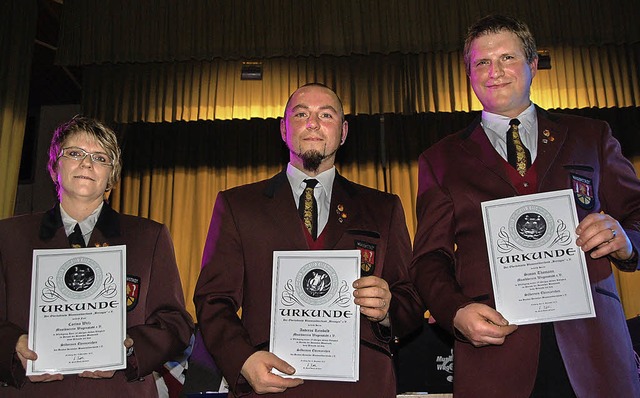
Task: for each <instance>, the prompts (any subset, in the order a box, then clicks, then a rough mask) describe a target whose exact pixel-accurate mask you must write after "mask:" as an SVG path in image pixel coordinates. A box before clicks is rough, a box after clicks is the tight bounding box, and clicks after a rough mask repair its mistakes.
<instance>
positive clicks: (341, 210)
mask: <svg viewBox="0 0 640 398" xmlns="http://www.w3.org/2000/svg"><path fill="white" fill-rule="evenodd" d="M336 214H338V222H344V220H345V218H347V213H346V212H345V211H344V206H343V205H341V204H339V205H338V206H337V207H336Z"/></svg>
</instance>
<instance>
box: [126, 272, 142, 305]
mask: <svg viewBox="0 0 640 398" xmlns="http://www.w3.org/2000/svg"><path fill="white" fill-rule="evenodd" d="M138 297H140V278H138V277H137V276H134V275H127V311H132V310H133V309H134V308H136V305H138Z"/></svg>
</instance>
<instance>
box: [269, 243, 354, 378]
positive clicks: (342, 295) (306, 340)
mask: <svg viewBox="0 0 640 398" xmlns="http://www.w3.org/2000/svg"><path fill="white" fill-rule="evenodd" d="M359 277H360V250H312V251H275V252H274V253H273V285H272V292H273V294H272V299H271V334H270V341H269V351H271V352H272V353H274V354H275V355H277V356H278V357H279V358H281V359H283V360H285V361H287V362H288V363H289V364H290V365H291V366H293V367H294V368H295V369H296V373H295V374H294V375H293V376H287V375H285V374H282V373H280V372H276V371H275V370H274V373H277V374H279V375H281V376H284V377H298V378H301V379H308V380H332V381H350V382H355V381H358V378H359V373H360V311H359V308H358V307H359V306H357V305H355V303H354V302H353V287H352V284H353V282H354V281H355V280H356V279H358V278H359Z"/></svg>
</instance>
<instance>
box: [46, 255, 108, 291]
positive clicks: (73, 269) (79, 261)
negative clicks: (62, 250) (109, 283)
mask: <svg viewBox="0 0 640 398" xmlns="http://www.w3.org/2000/svg"><path fill="white" fill-rule="evenodd" d="M102 279H103V274H102V269H101V268H100V265H98V263H97V262H95V261H94V260H93V259H91V258H88V257H74V258H71V259H69V260H68V261H67V262H65V263H64V264H62V266H61V267H60V269H59V270H58V273H57V275H56V282H57V285H58V286H59V288H60V294H62V295H63V296H65V297H71V298H73V299H83V298H87V297H90V296H92V295H93V294H95V293H96V292H97V291H98V289H99V288H100V286H101V284H102Z"/></svg>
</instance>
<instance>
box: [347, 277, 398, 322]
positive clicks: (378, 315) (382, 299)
mask: <svg viewBox="0 0 640 398" xmlns="http://www.w3.org/2000/svg"><path fill="white" fill-rule="evenodd" d="M353 287H354V288H355V289H356V290H355V291H354V292H353V295H354V297H355V299H354V302H355V303H356V304H357V305H359V306H360V312H361V313H362V314H363V315H364V316H366V317H367V319H369V320H370V321H371V322H380V324H381V325H383V326H386V327H390V326H391V322H390V321H389V304H390V303H391V291H389V284H388V283H387V281H385V280H384V279H382V278H378V277H377V276H365V277H363V278H360V279H358V280H356V281H355V282H353Z"/></svg>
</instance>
